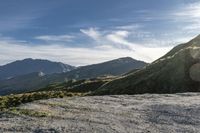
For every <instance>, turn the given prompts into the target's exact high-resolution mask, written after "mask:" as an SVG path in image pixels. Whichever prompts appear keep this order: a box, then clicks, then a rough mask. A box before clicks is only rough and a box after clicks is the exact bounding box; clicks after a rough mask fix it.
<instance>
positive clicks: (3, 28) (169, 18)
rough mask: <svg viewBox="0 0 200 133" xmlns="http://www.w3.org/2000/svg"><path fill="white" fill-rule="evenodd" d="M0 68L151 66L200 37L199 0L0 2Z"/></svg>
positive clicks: (24, 0) (34, 0)
mask: <svg viewBox="0 0 200 133" xmlns="http://www.w3.org/2000/svg"><path fill="white" fill-rule="evenodd" d="M0 2H1V3H0V64H1V65H3V64H6V63H8V62H11V61H14V60H19V59H24V58H41V59H49V60H53V61H61V62H64V63H68V64H72V65H86V64H92V63H98V62H102V61H107V60H111V59H115V58H119V57H124V56H130V57H133V58H135V59H139V60H144V61H147V62H152V61H153V60H155V59H157V58H159V57H160V56H162V55H163V54H165V53H166V52H167V51H169V50H170V49H171V48H172V47H173V46H175V45H177V44H179V43H183V42H187V41H189V40H190V39H191V38H193V37H195V36H196V35H198V34H200V21H199V20H200V2H198V1H197V0H17V1H14V0H0Z"/></svg>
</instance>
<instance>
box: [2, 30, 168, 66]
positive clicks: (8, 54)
mask: <svg viewBox="0 0 200 133" xmlns="http://www.w3.org/2000/svg"><path fill="white" fill-rule="evenodd" d="M120 34H121V33H120ZM121 35H125V34H121ZM134 49H135V51H133V50H129V49H120V48H118V47H115V46H113V45H108V44H104V45H103V44H102V45H97V46H96V47H90V48H74V47H67V46H64V45H61V44H59V43H58V44H56V43H55V44H54V45H25V44H24V43H22V42H19V41H14V40H11V41H10V40H3V41H2V40H0V64H1V65H2V64H6V63H8V62H11V61H15V60H20V59H24V58H40V59H49V60H52V61H61V62H64V63H67V64H71V65H76V66H77V65H88V64H94V63H100V62H103V61H108V60H112V59H116V58H120V57H127V56H130V57H133V58H135V59H139V60H144V61H147V62H151V61H153V60H155V59H157V58H159V57H160V56H162V55H163V54H165V53H166V52H167V51H168V50H169V49H168V48H147V47H141V46H139V45H135V46H134Z"/></svg>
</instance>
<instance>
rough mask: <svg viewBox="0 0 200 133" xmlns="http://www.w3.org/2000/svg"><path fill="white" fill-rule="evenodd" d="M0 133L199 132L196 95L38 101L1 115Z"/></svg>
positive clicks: (199, 109)
mask: <svg viewBox="0 0 200 133" xmlns="http://www.w3.org/2000/svg"><path fill="white" fill-rule="evenodd" d="M0 132H25V133H28V132H35V133H43V132H44V133H46V132H52V133H54V132H55V133H57V132H58V133H59V132H60V133H63V132H73V133H80V132H83V133H89V132H91V133H94V132H96V133H105V132H108V133H111V132H113V133H135V132H136V133H138V132H142V133H145V132H146V133H148V132H152V133H155V132H163V133H173V132H185V133H190V132H191V133H194V132H200V93H185V94H168V95H152V94H145V95H135V96H128V95H121V96H93V97H89V96H88V97H72V98H62V99H49V100H40V101H35V102H32V103H28V104H24V105H21V106H19V107H17V108H16V109H15V111H11V112H1V114H0Z"/></svg>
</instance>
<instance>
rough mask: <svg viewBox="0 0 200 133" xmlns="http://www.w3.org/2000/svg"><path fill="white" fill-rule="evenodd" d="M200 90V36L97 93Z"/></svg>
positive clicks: (107, 85) (103, 87)
mask: <svg viewBox="0 0 200 133" xmlns="http://www.w3.org/2000/svg"><path fill="white" fill-rule="evenodd" d="M196 91H200V36H197V37H196V38H194V39H193V40H191V41H189V42H188V43H185V44H181V45H178V46H176V47H175V48H173V49H172V50H171V51H170V52H169V53H167V54H166V55H165V56H163V57H161V58H160V59H158V60H156V61H155V62H153V63H151V64H149V65H147V66H146V67H144V68H143V69H141V70H138V71H133V72H132V73H129V74H128V75H125V76H122V77H119V78H118V79H115V80H113V81H111V82H109V83H106V84H105V85H103V86H101V87H100V88H98V89H97V90H96V91H95V92H94V94H96V95H105V94H106V95H108V94H141V93H179V92H196Z"/></svg>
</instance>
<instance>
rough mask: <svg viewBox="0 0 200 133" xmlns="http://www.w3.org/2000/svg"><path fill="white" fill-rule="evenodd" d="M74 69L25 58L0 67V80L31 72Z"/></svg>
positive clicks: (65, 65) (46, 72) (60, 71)
mask: <svg viewBox="0 0 200 133" xmlns="http://www.w3.org/2000/svg"><path fill="white" fill-rule="evenodd" d="M74 68H75V67H74V66H71V65H67V64H64V63H61V62H53V61H49V60H43V59H32V58H26V59H23V60H17V61H14V62H11V63H8V64H6V65H3V66H0V79H8V78H12V77H15V76H20V75H25V74H29V73H33V72H43V73H45V74H52V73H62V72H67V71H70V70H72V69H74Z"/></svg>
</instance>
